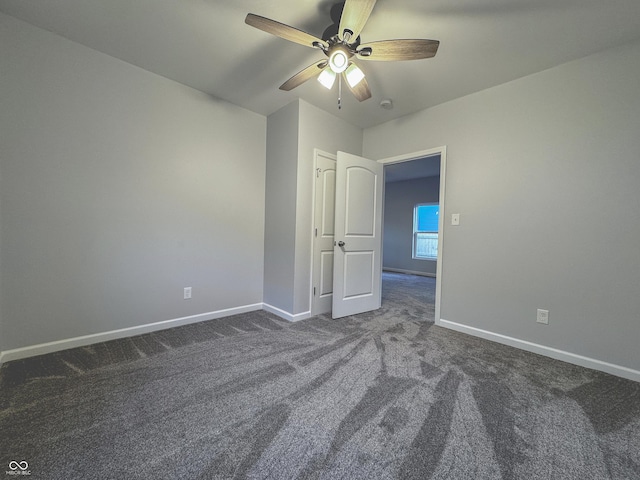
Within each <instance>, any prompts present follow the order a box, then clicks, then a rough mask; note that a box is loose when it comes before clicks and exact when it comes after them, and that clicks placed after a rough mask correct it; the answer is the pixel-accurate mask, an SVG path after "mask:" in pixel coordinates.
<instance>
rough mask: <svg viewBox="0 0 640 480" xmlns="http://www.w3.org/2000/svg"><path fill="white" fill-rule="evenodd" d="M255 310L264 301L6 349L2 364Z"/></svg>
mask: <svg viewBox="0 0 640 480" xmlns="http://www.w3.org/2000/svg"><path fill="white" fill-rule="evenodd" d="M255 310H262V303H254V304H253V305H244V306H241V307H234V308H227V309H224V310H216V311H215V312H207V313H200V314H198V315H190V316H188V317H180V318H173V319H171V320H163V321H161V322H155V323H148V324H146V325H138V326H135V327H128V328H121V329H119V330H111V331H109V332H103V333H94V334H92V335H83V336H81V337H75V338H67V339H64V340H57V341H55V342H48V343H41V344H38V345H30V346H28V347H22V348H16V349H13V350H6V351H4V352H0V365H2V364H3V363H4V362H9V361H11V360H20V359H21V358H27V357H35V356H36V355H43V354H45V353H53V352H59V351H60V350H67V349H69V348H76V347H84V346H86V345H91V344H94V343H100V342H107V341H109V340H116V339H118V338H124V337H134V336H136V335H141V334H143V333H150V332H157V331H158V330H166V329H167V328H173V327H179V326H181V325H188V324H191V323H197V322H203V321H205V320H213V319H216V318H222V317H228V316H230V315H236V314H238V313H246V312H253V311H255Z"/></svg>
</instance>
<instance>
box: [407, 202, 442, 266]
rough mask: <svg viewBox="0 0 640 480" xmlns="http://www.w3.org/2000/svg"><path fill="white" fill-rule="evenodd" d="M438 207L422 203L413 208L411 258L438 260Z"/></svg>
mask: <svg viewBox="0 0 640 480" xmlns="http://www.w3.org/2000/svg"><path fill="white" fill-rule="evenodd" d="M439 213H440V205H438V204H437V203H435V204H433V203H427V204H425V203H423V204H418V205H416V206H415V207H413V258H417V259H421V260H436V259H437V258H438V218H439Z"/></svg>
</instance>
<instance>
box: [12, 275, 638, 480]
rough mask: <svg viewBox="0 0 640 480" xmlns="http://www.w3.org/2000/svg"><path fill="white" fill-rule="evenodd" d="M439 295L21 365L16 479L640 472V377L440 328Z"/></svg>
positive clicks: (203, 329)
mask: <svg viewBox="0 0 640 480" xmlns="http://www.w3.org/2000/svg"><path fill="white" fill-rule="evenodd" d="M433 290H434V280H433V279H429V278H420V277H412V276H405V275H399V274H385V275H384V289H383V292H384V293H383V308H382V309H381V310H379V311H377V312H372V313H367V314H363V315H358V316H353V317H348V318H346V319H342V320H337V321H334V320H331V319H329V318H327V317H323V316H321V317H316V318H313V319H309V320H306V321H302V322H299V323H297V324H289V323H286V322H284V321H281V320H279V319H278V318H277V317H275V316H273V315H271V314H268V313H266V312H254V313H250V314H244V315H237V316H234V317H229V318H226V319H219V320H212V321H210V322H205V323H201V324H197V325H192V326H186V327H180V328H176V329H172V330H168V331H163V332H157V333H153V334H148V335H143V336H139V337H135V338H130V339H126V340H117V341H113V342H107V343H102V344H97V345H93V346H91V347H87V348H78V349H74V350H68V351H65V352H59V353H56V354H51V355H44V356H41V357H36V358H32V359H27V360H23V361H16V362H10V363H8V364H6V365H4V366H3V367H2V370H1V372H0V382H1V393H0V435H1V437H0V461H2V463H3V464H4V468H3V467H0V474H3V472H2V470H8V468H7V465H8V464H9V462H11V461H23V460H26V461H27V462H28V463H29V469H30V470H31V473H32V478H47V479H112V478H113V479H116V478H117V479H124V478H127V479H129V478H133V479H161V478H185V479H198V478H201V479H227V478H260V479H267V478H269V479H307V478H309V479H311V478H321V479H393V478H399V479H430V478H433V479H445V478H447V479H505V480H506V479H563V480H570V479H579V480H588V479H610V478H611V479H627V480H628V479H640V384H638V383H635V382H631V381H627V380H623V379H620V378H617V377H613V376H610V375H606V374H603V373H598V372H595V371H592V370H587V369H584V368H580V367H576V366H572V365H569V364H565V363H562V362H558V361H555V360H551V359H547V358H544V357H540V356H537V355H533V354H530V353H526V352H522V351H519V350H516V349H512V348H509V347H505V346H501V345H498V344H494V343H491V342H487V341H484V340H481V339H477V338H473V337H468V336H465V335H463V334H459V333H456V332H452V331H448V330H445V329H442V328H439V327H435V326H433V323H432V320H433V304H432V302H433ZM14 466H15V464H14ZM7 478H9V477H8V476H7Z"/></svg>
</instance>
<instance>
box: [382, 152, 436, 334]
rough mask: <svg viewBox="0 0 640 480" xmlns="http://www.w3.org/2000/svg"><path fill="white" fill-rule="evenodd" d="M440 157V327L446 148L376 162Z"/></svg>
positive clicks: (388, 162)
mask: <svg viewBox="0 0 640 480" xmlns="http://www.w3.org/2000/svg"><path fill="white" fill-rule="evenodd" d="M435 155H440V194H439V199H438V202H439V204H440V212H441V214H440V218H439V219H438V259H437V263H436V299H435V300H436V305H435V324H436V325H440V299H441V297H442V256H443V255H442V252H443V250H444V219H445V216H446V215H445V214H444V212H445V207H444V199H445V195H444V186H445V173H446V165H447V147H446V146H442V147H436V148H431V149H428V150H421V151H419V152H413V153H406V154H403V155H397V156H395V157H388V158H383V159H381V160H378V163H383V164H385V165H391V164H394V163H402V162H410V161H412V160H419V159H422V158H425V157H433V156H435Z"/></svg>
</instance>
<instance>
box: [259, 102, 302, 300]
mask: <svg viewBox="0 0 640 480" xmlns="http://www.w3.org/2000/svg"><path fill="white" fill-rule="evenodd" d="M299 119H300V112H299V106H298V102H297V101H294V102H291V103H290V104H288V105H286V106H285V107H283V108H281V109H280V110H278V111H277V112H275V113H272V114H271V115H269V117H268V118H267V177H266V197H265V219H266V224H265V235H264V252H265V258H264V302H265V303H268V304H269V305H271V306H273V307H276V308H279V309H281V310H284V311H285V312H293V290H294V262H295V240H296V236H295V229H296V225H295V221H296V181H297V169H298V123H299Z"/></svg>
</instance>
